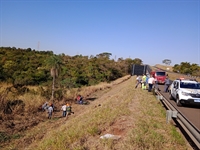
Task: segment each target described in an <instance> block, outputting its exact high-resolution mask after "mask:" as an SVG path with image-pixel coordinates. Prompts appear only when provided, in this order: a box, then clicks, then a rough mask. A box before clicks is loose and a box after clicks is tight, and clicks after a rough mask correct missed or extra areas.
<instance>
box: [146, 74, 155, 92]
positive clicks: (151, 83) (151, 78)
mask: <svg viewBox="0 0 200 150" xmlns="http://www.w3.org/2000/svg"><path fill="white" fill-rule="evenodd" d="M154 83H155V79H154V77H153V76H152V75H151V76H150V78H149V79H148V84H149V88H148V92H151V90H152V87H153V85H154Z"/></svg>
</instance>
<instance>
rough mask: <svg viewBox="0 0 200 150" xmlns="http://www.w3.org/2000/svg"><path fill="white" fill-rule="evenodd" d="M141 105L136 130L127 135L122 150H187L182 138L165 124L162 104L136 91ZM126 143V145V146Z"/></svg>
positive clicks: (173, 128)
mask: <svg viewBox="0 0 200 150" xmlns="http://www.w3.org/2000/svg"><path fill="white" fill-rule="evenodd" d="M137 92H138V93H137V95H139V96H138V99H139V101H140V104H141V106H142V107H141V109H140V111H141V112H140V115H139V118H138V121H137V128H135V129H133V130H132V131H131V132H130V133H129V138H128V139H127V141H126V144H124V149H125V148H126V149H131V147H135V149H148V150H149V149H152V150H160V149H166V150H168V149H170V150H173V149H174V150H176V149H189V147H187V144H186V141H185V140H184V138H183V136H182V135H181V134H180V133H179V132H178V131H177V129H176V128H175V127H174V126H173V125H171V124H166V119H165V118H166V117H165V115H166V113H164V111H163V110H164V108H163V107H162V104H161V103H160V102H159V101H158V100H156V99H155V97H154V96H153V95H151V94H150V95H144V93H142V92H144V91H137ZM145 92H146V91H145ZM127 143H128V144H127Z"/></svg>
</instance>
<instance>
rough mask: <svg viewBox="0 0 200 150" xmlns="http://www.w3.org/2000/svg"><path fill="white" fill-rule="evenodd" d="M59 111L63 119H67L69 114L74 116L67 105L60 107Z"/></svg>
mask: <svg viewBox="0 0 200 150" xmlns="http://www.w3.org/2000/svg"><path fill="white" fill-rule="evenodd" d="M61 110H62V111H63V114H62V116H63V117H67V116H68V115H70V114H71V113H73V114H74V112H72V107H71V105H70V104H69V103H67V104H64V105H63V106H62V107H61Z"/></svg>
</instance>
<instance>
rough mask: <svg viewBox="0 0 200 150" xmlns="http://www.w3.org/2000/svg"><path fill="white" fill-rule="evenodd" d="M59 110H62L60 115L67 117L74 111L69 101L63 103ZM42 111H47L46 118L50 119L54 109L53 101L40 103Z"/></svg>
mask: <svg viewBox="0 0 200 150" xmlns="http://www.w3.org/2000/svg"><path fill="white" fill-rule="evenodd" d="M61 110H62V111H63V113H62V116H63V117H67V116H68V115H70V114H71V113H73V114H74V112H72V107H71V105H70V104H69V103H67V104H64V105H63V106H62V107H61ZM42 111H47V113H48V119H51V118H52V114H53V111H54V105H53V103H48V102H45V103H44V104H43V105H42Z"/></svg>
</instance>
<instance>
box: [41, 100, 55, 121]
mask: <svg viewBox="0 0 200 150" xmlns="http://www.w3.org/2000/svg"><path fill="white" fill-rule="evenodd" d="M45 110H47V113H48V119H51V117H52V114H53V110H54V105H53V103H50V104H49V103H48V102H45V103H44V104H43V105H42V111H45Z"/></svg>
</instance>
